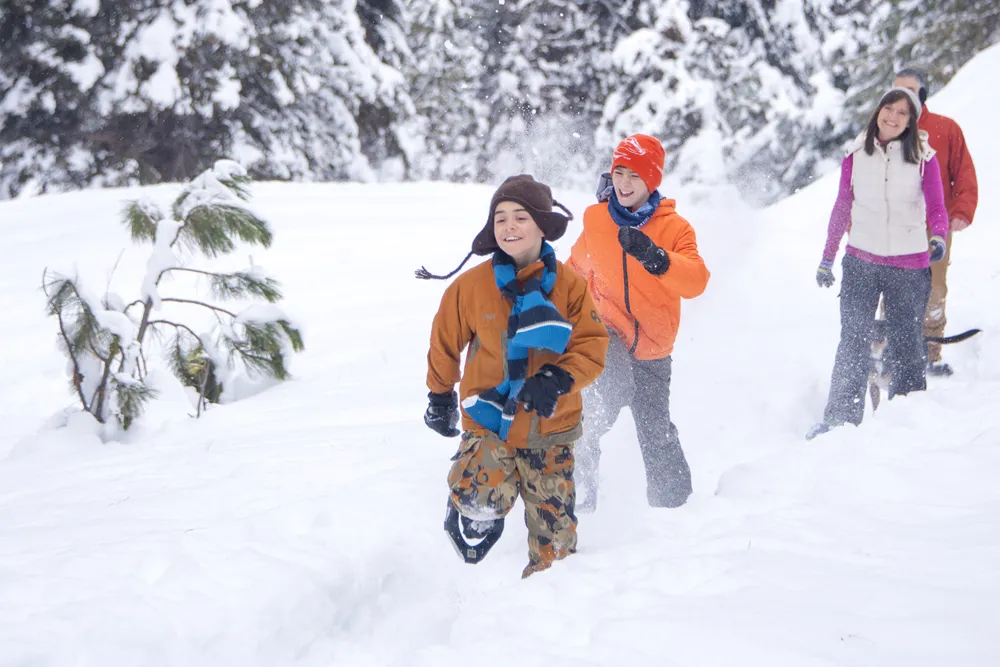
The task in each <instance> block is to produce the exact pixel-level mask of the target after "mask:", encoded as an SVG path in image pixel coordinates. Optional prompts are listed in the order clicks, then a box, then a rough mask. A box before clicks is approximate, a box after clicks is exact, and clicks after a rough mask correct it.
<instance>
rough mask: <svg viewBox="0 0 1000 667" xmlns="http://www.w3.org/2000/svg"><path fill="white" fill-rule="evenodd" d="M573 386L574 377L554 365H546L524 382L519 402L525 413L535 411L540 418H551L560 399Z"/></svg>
mask: <svg viewBox="0 0 1000 667" xmlns="http://www.w3.org/2000/svg"><path fill="white" fill-rule="evenodd" d="M572 386H573V376H572V375H570V374H569V373H567V372H566V371H564V370H563V369H561V368H559V367H558V366H556V365H554V364H545V365H544V366H542V367H541V369H540V370H539V371H538V372H537V373H535V374H534V375H532V376H531V377H530V378H528V379H527V380H525V381H524V386H523V387H521V393H520V394H519V395H518V400H519V401H520V402H521V403H524V410H525V412H531V411H532V410H534V411H535V412H537V413H538V416H539V417H545V418H548V417H551V416H552V414H553V413H554V412H555V411H556V403H557V402H558V400H559V397H560V396H562V395H563V394H565V393H566V392H568V391H569V390H570V387H572Z"/></svg>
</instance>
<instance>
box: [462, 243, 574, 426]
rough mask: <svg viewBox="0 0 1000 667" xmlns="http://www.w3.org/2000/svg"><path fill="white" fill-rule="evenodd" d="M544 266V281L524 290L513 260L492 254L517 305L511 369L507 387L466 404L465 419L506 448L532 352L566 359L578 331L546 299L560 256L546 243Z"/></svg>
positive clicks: (503, 287)
mask: <svg viewBox="0 0 1000 667" xmlns="http://www.w3.org/2000/svg"><path fill="white" fill-rule="evenodd" d="M541 260H542V264H544V266H545V268H544V269H543V271H542V276H541V278H532V279H531V280H528V281H525V283H524V286H523V288H522V287H521V286H520V285H519V284H518V282H517V267H516V266H515V265H514V260H512V259H511V258H510V256H509V255H507V253H504V252H501V251H499V250H498V251H497V252H495V253H493V275H494V277H495V278H496V282H497V287H499V288H500V292H501V293H503V295H504V296H505V297H507V299H509V300H510V302H511V303H512V307H511V310H510V317H509V318H507V341H506V344H507V355H506V357H507V367H506V368H505V369H504V378H503V382H501V383H500V384H498V385H497V386H496V387H494V388H493V389H490V390H488V391H485V392H483V393H482V394H478V395H475V396H470V397H468V398H466V399H465V400H464V401H462V407H463V408H464V409H465V412H466V414H468V415H469V416H470V417H472V418H473V419H474V420H476V423H478V424H480V425H482V426H484V427H485V428H488V429H489V430H491V431H493V432H494V433H496V434H497V435H498V436H499V437H500V439H501V440H503V441H505V442H506V440H507V434H508V433H509V431H510V426H511V424H513V423H514V416H515V415H516V414H517V406H518V402H519V401H518V395H519V394H520V393H521V387H522V386H523V385H524V378H525V375H526V374H527V371H528V352H529V351H530V350H531V349H532V348H542V349H546V350H552V351H553V352H556V353H559V354H562V353H563V352H565V351H566V345H567V344H568V343H569V336H570V333H572V331H573V325H572V324H570V323H569V322H567V321H566V320H565V319H564V318H563V316H562V315H561V314H560V313H559V311H558V310H556V307H555V306H553V305H552V302H551V301H549V300H548V299H547V298H546V297H547V296H548V295H549V294H551V293H552V288H553V286H554V285H555V283H556V253H555V251H554V250H553V249H552V246H550V245H549V244H548V243H545V242H543V243H542V256H541Z"/></svg>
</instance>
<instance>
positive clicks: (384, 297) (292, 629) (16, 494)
mask: <svg viewBox="0 0 1000 667" xmlns="http://www.w3.org/2000/svg"><path fill="white" fill-rule="evenodd" d="M998 67H1000V47H998V48H994V49H991V50H990V51H988V52H985V53H984V54H982V55H981V56H979V57H978V58H976V59H975V60H974V61H972V62H971V63H970V64H969V65H968V66H967V67H966V68H965V70H963V71H962V72H960V73H959V75H958V76H956V78H955V79H954V81H953V83H952V84H951V85H950V86H949V87H948V88H947V89H946V90H945V91H943V92H942V93H941V94H940V95H939V96H936V97H934V98H932V99H931V102H930V105H931V108H932V109H934V110H936V111H940V112H942V113H945V114H949V115H952V116H954V117H955V118H957V119H958V120H959V122H960V123H961V124H962V127H963V129H964V130H965V133H966V137H967V139H968V140H969V143H970V146H971V147H972V150H973V155H974V157H975V158H976V160H977V169H978V172H979V179H980V183H982V184H983V188H982V194H981V203H980V209H979V212H978V214H977V219H976V223H975V225H974V226H973V227H972V228H971V229H970V230H968V231H965V232H962V233H961V235H958V236H956V240H955V244H954V249H953V266H952V269H951V275H950V284H951V296H950V298H949V321H950V322H951V324H950V326H949V329H950V330H951V331H959V330H963V329H966V328H968V327H970V326H979V327H982V328H983V329H984V333H983V334H982V335H980V336H978V337H976V338H975V339H973V340H970V341H967V342H965V343H962V344H961V345H957V346H953V347H952V348H949V349H948V350H947V351H946V354H947V358H948V360H949V362H951V363H953V364H954V365H955V367H956V370H957V373H956V375H955V376H954V377H953V378H950V379H947V380H942V379H936V378H932V379H931V381H930V387H929V390H928V391H927V392H926V393H923V394H921V395H915V396H910V397H907V398H906V399H905V400H898V401H892V402H891V403H888V404H885V405H884V407H882V408H880V409H879V411H878V413H877V414H876V415H874V416H869V417H868V418H866V420H865V423H864V424H863V425H862V426H861V427H860V428H854V427H845V428H843V429H838V430H837V431H835V432H831V433H829V434H826V435H824V436H822V437H821V438H818V439H817V440H815V441H814V442H812V443H809V444H806V443H805V442H804V441H803V439H802V434H803V433H804V432H805V429H806V428H807V427H808V426H809V425H810V424H811V423H812V422H813V421H815V419H817V417H818V416H819V415H820V413H821V411H822V406H823V403H824V401H825V399H826V390H827V383H828V381H829V373H830V369H831V367H832V363H833V355H834V350H835V346H836V341H837V336H838V330H837V320H838V315H837V300H836V298H835V295H836V293H835V291H833V290H829V291H828V290H819V289H818V288H817V287H816V286H815V283H814V281H813V274H814V271H815V266H816V263H817V262H818V261H819V254H820V250H821V247H822V242H823V238H824V235H825V225H826V218H827V215H828V212H829V209H830V206H831V205H832V202H833V197H834V194H835V188H836V181H835V177H836V176H835V175H833V176H831V177H828V178H826V179H823V180H822V181H820V182H818V183H816V184H815V185H814V186H813V187H811V188H809V189H807V190H805V191H803V192H801V193H799V194H798V195H796V196H794V197H792V198H789V199H788V200H786V201H784V202H782V203H781V204H779V205H777V206H775V207H772V208H770V209H768V210H764V211H750V210H748V209H742V208H736V207H734V206H733V205H732V204H731V202H732V201H733V200H732V198H731V197H728V196H725V195H720V196H719V197H717V198H715V199H709V200H706V201H703V202H700V203H694V202H692V201H691V200H690V197H687V198H686V197H685V196H684V193H683V191H680V190H677V189H676V188H674V187H673V186H672V184H670V183H668V184H667V186H666V189H667V190H668V191H670V192H678V199H679V204H678V206H679V210H680V211H681V213H682V214H684V215H685V216H686V217H688V218H689V219H690V220H691V221H692V222H693V224H694V225H695V228H696V230H697V232H698V235H699V243H700V245H701V250H702V253H703V255H704V257H705V258H706V262H707V263H708V265H709V268H710V269H711V270H712V273H713V276H712V281H711V282H710V284H709V289H708V291H707V292H706V294H705V295H704V296H703V297H702V298H700V299H698V300H695V301H692V302H688V303H686V304H685V308H684V315H683V322H682V325H681V334H680V339H679V341H678V345H677V351H676V353H675V366H674V370H675V376H674V383H673V397H672V411H673V414H674V416H675V421H676V422H677V425H678V427H679V430H680V435H681V439H682V442H683V444H684V447H685V449H686V451H687V453H688V457H689V460H690V462H691V467H692V471H693V474H694V485H695V493H694V495H693V496H692V498H691V500H690V502H689V503H688V505H686V506H685V507H683V508H681V509H678V510H652V509H649V508H647V507H645V504H644V498H645V492H644V489H643V486H642V485H643V474H642V466H641V461H640V455H639V451H638V446H637V445H636V443H635V434H634V428H633V426H632V423H631V420H630V417H629V415H628V414H627V413H625V414H623V417H622V419H621V420H620V421H619V423H618V425H617V426H616V428H615V430H614V431H612V433H611V434H610V435H609V436H608V438H607V440H606V442H605V443H604V450H605V454H604V459H603V465H602V478H603V485H602V495H601V498H600V503H599V508H598V511H597V513H596V514H594V515H587V516H583V517H582V518H581V521H580V528H579V533H580V552H579V553H578V554H577V555H575V556H573V557H571V558H569V559H567V560H565V561H561V562H560V563H558V564H556V566H554V567H553V568H552V569H551V570H549V571H547V572H544V573H541V574H539V575H537V576H534V577H531V578H530V579H528V580H525V581H521V580H520V579H519V578H518V576H519V573H520V571H521V568H522V567H523V566H524V564H525V561H526V554H525V546H524V541H525V539H524V538H525V528H524V526H523V522H522V521H521V519H520V514H519V513H520V507H518V508H515V510H514V515H512V516H511V518H510V520H509V521H508V523H507V530H506V531H505V535H504V536H503V539H502V540H501V541H500V543H499V544H498V545H497V546H496V547H495V548H494V549H493V551H492V552H491V553H490V555H489V557H488V558H487V559H486V561H485V562H483V563H482V564H480V565H477V566H475V567H472V566H468V565H465V564H464V563H462V562H461V561H460V560H459V559H458V558H457V557H456V556H455V553H454V551H453V549H452V547H451V545H450V544H449V543H448V540H447V538H446V536H445V534H444V531H443V530H442V528H441V521H442V519H443V509H444V502H445V497H446V487H445V482H444V478H445V474H446V472H447V469H448V464H449V462H448V457H449V456H451V454H452V453H453V452H454V449H455V447H456V444H457V442H456V441H455V440H446V439H444V438H441V437H439V436H437V435H436V434H435V433H433V432H431V431H430V430H429V429H427V428H426V427H424V425H423V424H422V423H421V415H422V413H423V410H424V407H425V395H426V390H425V388H424V373H425V355H426V350H427V334H428V332H429V327H430V320H431V317H432V315H433V312H434V310H435V309H436V307H437V301H438V298H439V297H440V294H441V292H442V291H443V289H444V284H428V283H424V282H420V281H417V280H414V279H413V277H412V276H413V270H414V269H416V268H418V267H419V266H420V265H426V266H427V267H428V268H429V269H431V270H432V271H444V270H450V268H451V267H453V266H454V265H455V264H457V262H458V261H459V260H460V259H461V258H462V257H463V256H464V254H465V252H466V251H467V249H468V246H469V244H470V243H471V240H472V237H473V235H474V234H475V233H476V231H478V230H479V229H480V228H481V225H482V222H483V219H484V216H485V215H486V210H485V207H486V206H487V203H488V201H489V196H490V193H491V192H492V188H490V187H488V186H458V185H446V184H406V185H378V186H374V185H354V184H351V185H333V184H325V185H321V184H315V185H306V184H297V185H290V184H260V185H257V186H256V187H255V188H254V200H253V201H254V205H255V206H256V207H257V208H258V209H259V210H260V212H261V213H262V214H264V215H265V216H266V217H268V218H269V219H270V220H271V221H272V222H273V226H274V231H275V243H274V246H273V247H272V248H271V249H270V250H269V251H267V252H263V253H257V254H255V257H254V260H255V264H257V265H260V266H261V267H262V268H263V269H265V270H267V271H269V272H270V273H271V274H272V275H273V276H275V277H276V278H278V279H279V280H281V281H282V283H283V287H284V292H285V294H286V299H285V301H284V302H283V306H284V308H285V309H286V310H287V311H288V312H289V313H290V314H291V315H292V316H293V317H295V318H296V320H297V321H299V322H301V323H302V325H303V328H304V330H305V342H306V345H307V350H306V352H305V353H304V354H302V355H300V356H298V357H296V358H294V359H293V360H292V362H291V370H292V372H293V374H294V376H295V377H294V379H293V380H292V381H290V382H287V383H284V384H279V385H276V386H273V387H271V388H269V389H267V390H266V391H264V392H258V393H254V392H257V389H258V388H254V387H251V386H246V387H242V388H241V391H242V393H243V395H244V396H245V398H244V400H240V401H237V402H235V403H232V404H229V405H225V406H221V407H215V408H213V409H211V410H209V411H208V413H207V414H205V415H203V416H202V418H201V419H199V420H197V421H196V420H193V419H190V418H189V417H188V416H187V415H188V414H189V413H190V412H192V408H191V403H190V401H189V399H188V397H187V396H186V395H184V394H183V392H180V391H179V390H178V391H176V392H174V391H171V390H170V387H171V386H172V385H171V384H170V383H168V382H163V385H162V386H163V387H165V391H164V395H163V397H162V398H161V399H160V400H158V401H157V402H156V403H154V404H153V406H152V408H151V409H150V411H149V414H148V415H147V417H146V419H144V421H143V423H142V425H141V426H139V427H137V428H136V430H135V431H134V432H132V433H131V434H130V437H129V438H128V440H127V442H124V443H107V444H102V443H101V442H99V441H98V439H97V438H96V436H94V435H93V426H92V425H91V424H89V423H87V420H86V419H85V418H83V417H81V416H79V415H77V416H74V417H71V418H69V420H68V423H66V425H65V426H63V427H61V428H56V427H55V424H57V423H61V422H65V421H66V420H65V418H61V417H60V412H61V410H62V409H63V408H64V407H66V406H72V400H73V396H72V394H71V392H70V391H69V390H68V379H67V377H66V369H65V360H64V359H63V357H62V356H61V355H60V353H59V352H58V351H57V350H56V337H55V326H54V322H53V321H51V320H49V319H47V318H46V317H45V316H44V307H43V306H44V298H43V296H42V294H41V291H40V289H39V285H40V278H41V273H42V269H43V268H44V267H46V266H48V267H52V268H65V267H72V266H73V264H74V263H75V264H76V265H77V266H78V268H79V270H80V272H81V275H82V276H84V277H85V279H86V280H88V281H89V284H91V285H93V286H94V288H95V289H103V288H104V286H105V285H108V284H109V283H110V285H111V287H112V289H114V290H115V291H118V292H119V293H121V294H123V295H127V294H128V293H129V290H132V289H135V286H136V285H138V284H139V282H141V276H142V275H143V271H144V266H143V261H144V260H145V257H146V254H145V251H144V250H140V249H136V248H130V249H129V250H128V251H127V252H126V253H125V254H124V255H123V256H122V258H121V261H120V263H119V265H118V268H117V270H116V271H115V273H114V275H113V276H111V277H110V278H109V275H108V271H109V269H110V267H112V266H113V265H114V264H115V262H116V259H117V257H118V254H119V252H120V250H121V248H122V247H125V246H127V242H126V234H125V232H124V230H123V228H122V227H121V225H120V223H119V212H120V209H121V204H122V201H123V200H124V199H126V198H129V197H135V196H138V195H140V194H142V195H148V196H153V197H157V198H162V200H164V201H166V200H169V198H170V195H171V194H172V193H174V192H176V187H175V186H160V187H156V188H146V189H142V190H139V189H134V190H106V191H87V192H81V193H76V194H68V195H60V196H51V197H44V198H38V199H29V200H21V201H14V202H5V203H2V204H0V229H2V234H3V243H2V245H0V312H3V313H4V317H3V318H2V319H0V344H2V345H3V349H4V350H5V352H4V354H3V355H2V357H0V376H2V377H3V378H4V382H3V383H2V384H0V406H2V407H0V423H2V424H3V426H4V428H3V430H2V432H0V665H4V666H6V665H12V666H13V665H17V666H22V665H32V666H35V665H45V666H48V665H53V666H56V665H59V666H61V665H67V664H74V665H129V664H142V665H170V666H173V665H178V666H180V665H183V666H184V667H191V666H200V665H205V666H208V665H220V664H240V665H244V666H248V667H251V666H256V665H260V666H261V667H264V666H269V667H270V666H273V665H306V666H311V665H317V666H319V665H322V666H324V667H329V666H330V665H344V666H351V667H357V666H368V665H373V666H374V665H392V666H403V665H407V666H410V665H416V666H418V667H430V666H432V665H434V666H437V665H441V664H448V663H454V662H457V661H459V660H467V659H468V658H469V656H475V661H476V663H477V665H482V666H483V667H489V666H493V665H505V666H507V665H510V664H514V663H516V664H519V665H526V666H528V665H573V666H574V667H576V666H580V665H618V664H632V665H657V666H662V665H684V666H691V667H712V666H715V665H720V666H721V665H727V666H728V665H733V664H741V665H747V666H748V667H749V666H755V665H767V666H768V667H777V666H785V665H787V666H789V667H793V666H794V667H813V666H817V667H819V666H823V667H826V666H833V665H838V666H845V667H847V666H850V667H857V666H865V665H872V666H875V665H878V666H879V667H892V666H896V665H900V666H902V665H905V666H906V667H914V666H920V665H926V666H928V667H930V666H939V665H942V664H953V665H963V666H982V667H986V666H987V665H995V664H998V663H1000V642H997V641H996V639H995V636H994V632H995V631H994V628H993V626H994V625H995V623H994V619H995V618H997V617H998V615H1000V573H998V572H997V569H996V567H995V565H996V563H997V562H1000V534H998V533H997V531H996V526H997V525H998V524H1000V487H998V486H997V484H996V481H995V480H996V477H997V473H998V471H1000V446H998V445H1000V417H998V416H996V410H995V406H996V405H998V404H1000V345H998V344H997V335H998V334H997V331H1000V307H998V306H1000V303H998V300H1000V296H998V295H1000V289H998V288H1000V270H998V269H997V268H996V252H997V251H996V249H997V248H998V247H1000V225H998V224H997V223H998V221H1000V202H998V201H997V197H996V193H995V192H994V191H993V189H991V188H990V187H989V184H990V183H996V182H998V179H1000V166H998V165H1000V161H998V160H997V159H996V157H995V156H997V155H998V154H1000V139H998V138H997V136H996V135H995V133H994V132H993V130H992V122H993V121H992V118H991V116H992V113H991V112H992V109H993V108H995V105H996V103H997V102H1000V100H998V99H997V97H998V93H997V91H996V90H995V89H994V88H990V87H988V86H983V85H982V82H983V81H987V80H992V79H991V76H992V73H993V72H995V71H996V70H997V68H998ZM556 194H557V196H558V197H559V199H560V201H565V202H566V203H567V204H568V205H569V206H570V207H571V209H572V210H573V211H574V213H575V214H576V216H577V220H576V222H575V223H574V224H575V225H576V226H571V228H570V231H569V232H568V233H567V235H566V237H565V238H564V239H563V240H561V241H560V242H558V243H556V244H555V245H556V249H557V252H558V253H559V254H560V256H561V257H565V256H566V255H567V254H568V250H569V245H570V244H571V243H572V241H573V239H574V238H575V236H576V233H577V232H578V230H579V227H578V225H579V219H580V217H581V215H582V211H583V208H584V206H585V205H586V204H588V203H589V202H590V201H591V199H592V195H591V194H589V193H577V194H575V195H572V194H560V193H559V192H558V190H557V192H556ZM233 261H239V263H241V264H242V263H245V257H242V258H239V259H238V260H236V259H234V260H233ZM836 272H837V275H838V277H839V273H840V271H839V267H837V269H836ZM172 287H177V288H180V286H176V285H175V286H170V285H164V286H163V289H168V288H172ZM46 422H48V424H46Z"/></svg>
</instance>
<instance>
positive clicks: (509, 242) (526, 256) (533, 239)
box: [493, 201, 543, 268]
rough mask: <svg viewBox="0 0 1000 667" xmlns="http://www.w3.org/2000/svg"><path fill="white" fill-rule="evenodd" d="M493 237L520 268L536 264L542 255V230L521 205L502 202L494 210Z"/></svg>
mask: <svg viewBox="0 0 1000 667" xmlns="http://www.w3.org/2000/svg"><path fill="white" fill-rule="evenodd" d="M493 235H494V236H495V237H496V240H497V245H498V246H500V249H501V250H503V251H504V252H505V253H507V254H508V255H510V256H511V258H512V259H513V260H514V262H515V263H516V264H517V266H518V268H523V267H524V266H527V265H528V264H530V263H531V262H534V261H535V260H537V259H538V257H539V256H540V255H541V253H542V239H543V236H542V230H541V229H539V228H538V225H537V224H535V220H534V218H532V217H531V214H530V213H528V210H527V209H526V208H524V206H522V205H521V204H518V203H517V202H513V201H502V202H500V203H499V204H497V207H496V208H495V209H494V210H493Z"/></svg>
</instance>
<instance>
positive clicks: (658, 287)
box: [568, 134, 709, 512]
mask: <svg viewBox="0 0 1000 667" xmlns="http://www.w3.org/2000/svg"><path fill="white" fill-rule="evenodd" d="M663 163H664V151H663V146H662V145H661V144H660V142H659V141H658V140H656V139H654V138H653V137H650V136H647V135H644V134H635V135H632V136H630V137H627V138H626V139H625V140H623V141H622V142H621V143H620V144H619V145H618V147H617V148H616V149H615V152H614V156H613V158H612V162H611V182H612V184H611V185H610V186H608V187H607V188H606V189H605V190H604V191H603V192H600V193H598V199H599V200H600V201H601V203H598V204H594V205H593V206H590V207H588V208H587V210H586V211H585V212H584V215H583V232H582V233H581V234H580V238H579V239H578V240H577V241H576V243H575V244H574V245H573V250H572V254H571V257H570V260H569V262H568V265H569V266H570V267H571V268H573V269H575V270H576V271H578V272H579V273H580V274H581V275H582V276H584V278H586V279H587V285H588V287H589V288H590V291H591V293H592V294H593V296H594V302H595V303H596V304H597V310H598V312H599V313H600V315H601V318H602V319H603V320H604V322H605V325H606V326H607V327H608V330H609V332H610V333H611V340H610V343H609V345H608V354H607V361H606V364H605V370H604V373H603V374H602V375H601V377H600V378H599V379H598V380H597V382H595V383H594V384H593V385H591V386H590V387H589V388H588V389H587V390H586V391H584V415H585V416H584V433H583V437H582V438H581V440H580V442H579V444H578V446H577V469H576V481H577V486H578V489H579V498H578V502H577V509H578V511H583V512H586V511H593V510H594V509H595V507H596V503H597V488H598V462H599V459H600V439H601V437H602V436H603V435H604V434H605V433H607V432H608V431H609V430H610V429H611V427H612V426H613V425H614V423H615V420H616V419H617V418H618V413H619V412H621V409H622V408H624V407H626V406H628V407H629V408H631V410H632V416H633V417H634V419H635V424H636V431H637V434H638V439H639V447H640V449H641V451H642V458H643V463H644V464H645V468H646V498H647V500H648V502H649V504H650V506H652V507H679V506H680V505H683V504H684V503H685V502H686V501H687V498H688V496H689V495H690V494H691V470H690V468H689V467H688V463H687V460H686V459H685V457H684V451H683V450H682V449H681V444H680V439H679V437H678V434H677V427H676V426H674V424H673V422H672V421H671V420H670V375H671V361H672V360H671V356H670V355H671V353H672V352H673V347H674V340H675V339H676V338H677V328H678V326H679V324H680V315H681V299H682V298H685V299H691V298H694V297H696V296H698V295H700V294H701V293H702V292H704V291H705V287H706V285H707V284H708V277H709V272H708V269H707V268H706V267H705V262H704V261H703V260H702V258H701V256H700V255H699V254H698V245H697V242H696V240H695V233H694V230H693V229H692V228H691V225H690V224H688V222H687V220H685V219H684V218H682V217H681V216H680V215H678V214H677V211H676V210H675V208H674V206H675V202H674V200H673V199H665V198H664V197H662V196H661V195H660V193H659V191H658V190H657V188H658V187H659V185H660V183H661V182H662V180H663Z"/></svg>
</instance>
